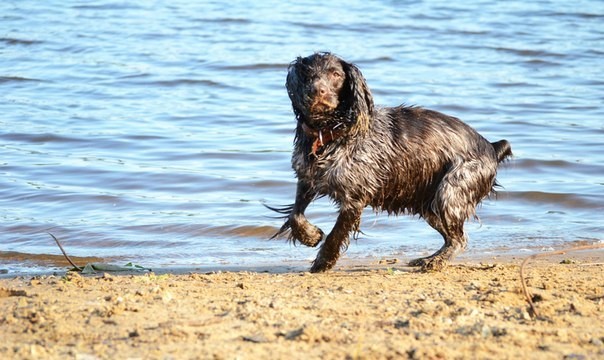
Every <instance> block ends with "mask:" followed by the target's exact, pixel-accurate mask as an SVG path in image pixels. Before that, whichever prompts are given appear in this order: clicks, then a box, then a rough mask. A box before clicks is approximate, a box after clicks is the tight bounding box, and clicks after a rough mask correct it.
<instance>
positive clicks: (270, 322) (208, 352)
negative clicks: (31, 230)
mask: <svg viewBox="0 0 604 360" xmlns="http://www.w3.org/2000/svg"><path fill="white" fill-rule="evenodd" d="M523 259H524V258H521V257H517V258H516V257H511V258H508V259H502V258H495V259H492V258H491V259H483V260H482V261H479V260H477V259H472V260H467V259H462V260H458V261H456V262H454V263H453V264H452V265H451V266H449V267H448V268H447V269H446V270H445V271H443V272H440V273H418V272H415V270H414V269H411V268H409V267H406V266H405V265H404V262H403V261H400V260H398V259H381V260H375V261H368V262H367V263H363V264H358V263H356V264H354V263H353V264H351V263H347V262H346V261H344V262H343V264H342V265H341V266H339V267H337V268H336V270H335V271H332V272H329V273H325V274H310V273H307V272H305V271H303V270H300V271H285V272H282V271H271V272H251V271H238V272H209V273H205V272H195V271H191V272H183V273H178V272H167V273H161V272H159V271H158V272H157V273H142V274H118V273H111V274H109V273H99V274H96V275H87V276H82V275H81V274H79V273H76V272H68V273H66V274H56V275H45V276H36V277H17V278H5V279H1V280H0V309H1V315H0V329H1V332H2V336H1V338H0V358H2V359H193V358H199V359H302V358H305V359H319V358H320V359H401V358H402V359H406V358H409V359H472V358H477V359H520V358H523V359H596V358H604V276H603V274H604V264H603V263H604V253H603V251H602V250H598V251H592V252H584V253H582V254H574V255H573V254H567V255H562V256H552V257H547V258H542V259H537V260H534V261H532V262H531V263H530V264H529V265H528V267H527V268H526V279H527V282H528V288H529V290H530V292H531V293H532V295H533V300H534V301H535V306H536V309H537V310H538V314H539V316H538V317H534V316H532V312H531V311H530V308H529V306H528V304H527V301H526V299H525V297H524V295H523V293H522V289H521V283H520V280H519V265H520V263H521V262H522V260H523Z"/></svg>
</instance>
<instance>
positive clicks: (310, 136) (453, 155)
mask: <svg viewBox="0 0 604 360" xmlns="http://www.w3.org/2000/svg"><path fill="white" fill-rule="evenodd" d="M338 72H342V73H343V74H344V80H343V81H341V80H340V79H339V77H338V76H336V75H338V74H337V73H338ZM334 74H336V75H334ZM326 79H327V80H326ZM334 84H335V85H334ZM330 86H331V87H334V88H330ZM286 87H287V90H288V94H289V96H290V99H291V101H292V106H293V110H294V114H295V115H296V119H297V127H296V136H295V140H294V151H293V156H292V167H293V169H294V171H295V173H296V176H297V178H298V184H297V191H296V198H295V203H294V204H293V205H291V206H287V207H284V208H271V209H272V210H275V211H277V212H279V213H282V214H284V217H285V218H286V221H285V223H284V224H283V226H282V227H281V229H280V230H279V231H278V233H277V234H275V236H279V235H283V234H288V236H289V239H290V240H292V241H294V242H300V243H302V244H304V245H307V246H313V247H314V246H317V245H318V244H319V243H321V242H323V244H322V245H321V248H320V250H319V253H318V254H317V257H316V259H315V260H314V262H313V264H312V267H311V272H322V271H326V270H329V269H330V268H332V267H333V266H334V265H335V264H336V261H337V260H338V258H339V256H340V253H341V251H342V250H343V248H346V247H347V246H348V243H349V238H350V236H351V235H354V234H357V233H358V232H359V224H360V219H361V214H362V211H363V209H364V208H365V207H367V206H371V207H372V208H374V209H375V210H376V211H386V212H388V213H389V214H403V213H405V214H412V215H419V216H420V217H422V218H424V219H425V220H426V222H427V223H428V224H429V225H430V226H432V227H433V228H434V229H435V230H436V231H438V232H439V233H440V234H441V236H442V237H443V239H444V245H443V247H442V248H441V249H440V250H438V251H437V252H436V253H434V254H433V255H431V256H429V257H426V258H421V259H416V260H413V261H411V263H410V265H412V266H420V267H421V268H422V270H424V271H429V270H440V269H442V268H443V267H444V266H445V265H446V264H447V262H448V261H449V260H450V259H451V258H452V257H453V256H454V255H455V253H457V252H459V251H461V250H463V249H464V248H465V246H466V243H467V237H466V234H465V232H464V228H463V227H464V223H465V221H466V220H467V219H468V218H470V217H472V216H475V209H476V206H477V204H479V203H480V201H481V200H482V199H483V198H485V197H486V196H488V195H489V194H490V193H492V192H493V191H494V186H495V185H496V182H495V177H496V174H497V166H498V164H499V163H500V162H502V161H504V160H505V159H506V158H508V157H510V156H511V155H512V152H511V147H510V145H509V143H508V142H507V141H505V140H501V141H498V142H496V143H490V142H488V141H487V140H486V139H485V138H483V137H482V136H481V135H480V134H478V133H477V132H476V131H475V130H474V129H472V128H471V127H470V126H468V125H466V124H465V123H463V122H462V121H460V120H459V119H457V118H455V117H451V116H447V115H445V114H442V113H439V112H436V111H432V110H428V109H424V108H420V107H409V106H398V107H383V108H375V107H374V104H373V98H372V96H371V92H370V90H369V88H368V87H367V84H366V82H365V79H364V78H363V76H362V74H361V72H360V71H359V70H358V68H356V66H354V65H353V64H350V63H347V62H345V61H343V60H341V59H340V58H338V57H336V56H334V55H332V54H329V53H317V54H313V55H311V56H308V57H306V58H298V59H297V60H296V61H294V62H293V63H292V64H291V65H290V67H289V71H288V76H287V82H286ZM322 96H323V97H324V101H323V103H325V104H328V105H325V106H323V105H321V106H323V107H319V109H320V110H319V111H315V110H313V109H314V108H315V107H316V106H315V105H313V104H316V103H317V101H318V100H317V99H318V97H322ZM334 99H337V100H334ZM319 100H320V99H319ZM330 106H332V107H330ZM303 124H306V125H303ZM308 128H312V129H313V132H312V133H309V132H308V131H305V129H308ZM333 131H339V133H338V134H339V135H338V137H336V138H334V139H333V140H331V141H330V142H328V143H326V144H323V145H322V146H321V147H320V149H319V150H318V151H313V144H315V143H316V142H317V141H318V140H317V137H318V136H321V135H317V134H326V133H328V132H333ZM322 196H328V197H329V198H330V199H332V200H333V202H334V203H335V204H336V205H337V206H338V208H339V215H338V218H337V220H336V224H335V225H334V227H333V229H332V230H331V232H330V233H329V234H328V235H327V236H326V235H325V234H324V233H323V231H322V230H321V229H319V228H318V227H316V226H314V225H312V224H311V223H310V222H309V221H308V220H307V219H306V217H305V216H304V212H305V210H306V208H307V206H308V205H309V204H310V203H311V202H312V201H313V200H315V199H317V198H319V197H322Z"/></svg>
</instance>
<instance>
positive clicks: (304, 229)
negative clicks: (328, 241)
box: [290, 218, 325, 247]
mask: <svg viewBox="0 0 604 360" xmlns="http://www.w3.org/2000/svg"><path fill="white" fill-rule="evenodd" d="M290 222H291V224H292V226H291V238H292V240H293V241H299V242H300V243H302V244H304V245H306V246H310V247H315V246H317V245H318V244H319V243H320V242H321V241H323V240H325V233H324V232H323V230H321V229H319V228H318V227H316V226H314V225H313V224H311V223H309V222H308V220H306V218H294V219H291V220H290Z"/></svg>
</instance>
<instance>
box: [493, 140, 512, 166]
mask: <svg viewBox="0 0 604 360" xmlns="http://www.w3.org/2000/svg"><path fill="white" fill-rule="evenodd" d="M491 145H493V149H495V154H496V155H497V163H500V162H502V161H504V160H506V159H507V158H509V157H511V156H512V155H513V154H512V145H510V143H509V142H508V141H507V140H499V141H497V142H494V143H491Z"/></svg>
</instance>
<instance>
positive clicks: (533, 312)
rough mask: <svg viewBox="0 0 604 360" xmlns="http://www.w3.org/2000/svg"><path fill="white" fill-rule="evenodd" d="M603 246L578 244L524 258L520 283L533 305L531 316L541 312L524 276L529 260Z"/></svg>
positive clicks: (529, 302)
mask: <svg viewBox="0 0 604 360" xmlns="http://www.w3.org/2000/svg"><path fill="white" fill-rule="evenodd" d="M602 248H604V244H599V245H585V246H577V247H574V248H570V249H566V250H558V251H550V252H547V253H543V254H534V255H531V256H529V257H527V258H526V259H524V261H523V262H522V264H521V265H520V283H521V284H522V292H523V293H524V297H525V298H526V301H527V302H528V304H529V306H530V307H531V312H532V314H531V317H532V318H533V319H534V318H536V317H539V313H538V312H537V309H536V308H535V304H534V303H533V296H532V295H531V293H530V292H529V290H528V288H527V286H526V279H525V276H524V267H525V266H526V264H528V262H529V260H532V259H536V258H540V257H546V256H553V255H562V254H566V253H567V252H571V251H581V250H593V249H602Z"/></svg>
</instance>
